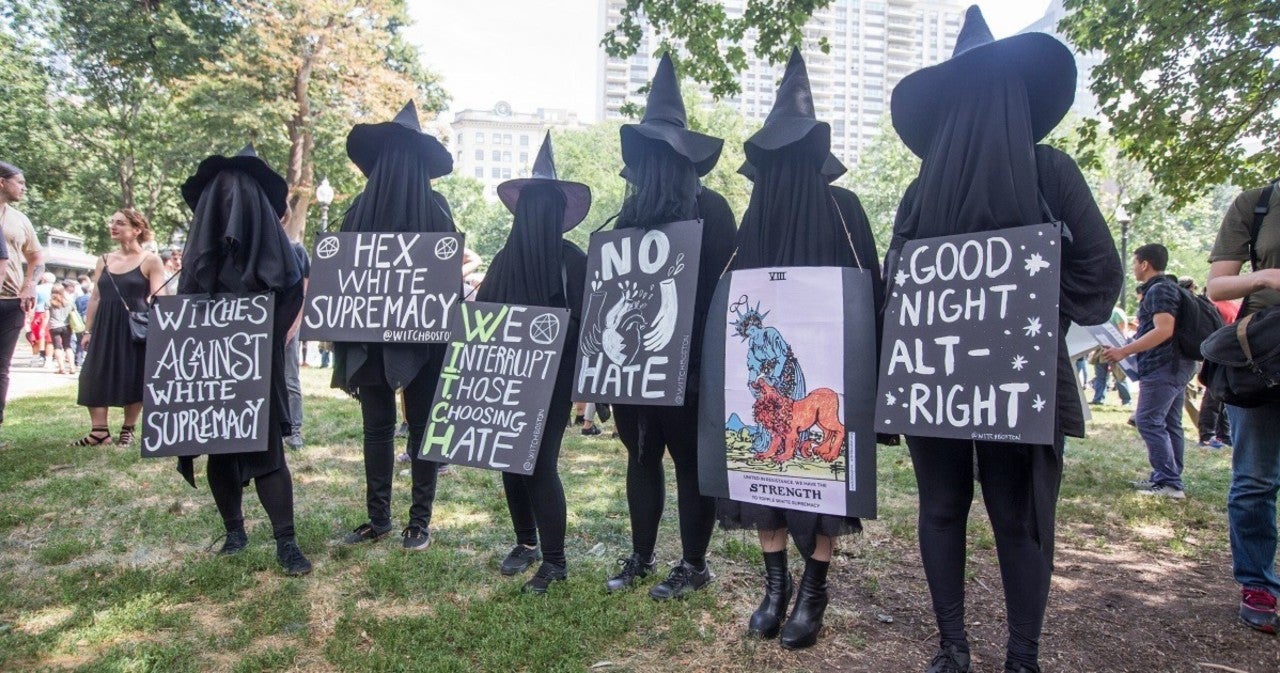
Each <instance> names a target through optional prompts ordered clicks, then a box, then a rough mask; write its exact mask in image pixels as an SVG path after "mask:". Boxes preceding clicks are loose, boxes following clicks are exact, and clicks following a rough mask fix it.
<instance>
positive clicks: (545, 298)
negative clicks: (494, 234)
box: [476, 185, 567, 308]
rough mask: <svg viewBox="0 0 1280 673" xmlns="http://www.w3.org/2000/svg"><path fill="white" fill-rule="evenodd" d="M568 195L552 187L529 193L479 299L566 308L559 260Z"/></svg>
mask: <svg viewBox="0 0 1280 673" xmlns="http://www.w3.org/2000/svg"><path fill="white" fill-rule="evenodd" d="M564 209H565V199H564V194H563V193H561V191H560V189H559V188H557V187H555V186H554V185H536V186H530V187H525V188H524V190H523V191H521V193H520V200H519V201H518V202H517V203H516V212H515V221H514V223H513V224H512V225H511V235H510V236H508V237H507V243H506V245H504V246H503V247H502V250H500V251H498V254H497V255H495V256H494V258H493V262H492V263H490V264H489V270H488V271H487V272H485V275H484V282H483V283H481V284H480V290H479V292H478V293H477V295H476V298H477V299H479V300H480V301H495V302H508V303H513V304H527V305H530V306H556V307H561V308H566V307H567V300H566V298H565V296H564V290H563V287H564V279H563V277H562V276H561V273H562V272H561V258H562V251H563V250H564V246H563V243H562V239H561V233H560V229H561V225H562V223H563V221H564Z"/></svg>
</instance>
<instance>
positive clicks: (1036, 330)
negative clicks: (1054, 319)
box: [1022, 318, 1040, 337]
mask: <svg viewBox="0 0 1280 673" xmlns="http://www.w3.org/2000/svg"><path fill="white" fill-rule="evenodd" d="M1022 332H1023V333H1024V334H1026V335H1027V336H1029V337H1034V336H1040V319H1039V318H1027V324H1026V325H1025V326H1024V327H1023V328H1022Z"/></svg>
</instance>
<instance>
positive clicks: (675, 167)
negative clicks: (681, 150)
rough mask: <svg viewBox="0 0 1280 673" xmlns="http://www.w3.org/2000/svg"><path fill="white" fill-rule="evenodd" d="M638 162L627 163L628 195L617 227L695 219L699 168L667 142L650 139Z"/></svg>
mask: <svg viewBox="0 0 1280 673" xmlns="http://www.w3.org/2000/svg"><path fill="white" fill-rule="evenodd" d="M646 147H647V151H645V152H643V153H641V155H640V159H639V160H638V161H636V165H634V166H627V174H628V176H629V179H628V180H627V195H626V197H625V198H624V199H623V201H622V210H621V211H620V212H619V213H618V224H617V226H618V227H650V226H655V225H659V224H666V223H668V222H678V221H681V220H688V219H692V218H693V217H694V216H695V214H696V212H697V202H698V190H699V189H700V188H701V183H699V182H698V171H697V169H696V168H695V167H694V165H693V162H692V161H689V160H688V159H686V158H684V157H682V156H680V155H679V154H676V152H675V150H673V149H671V147H670V146H669V145H667V144H666V143H662V142H658V141H650V142H648V143H647V145H646Z"/></svg>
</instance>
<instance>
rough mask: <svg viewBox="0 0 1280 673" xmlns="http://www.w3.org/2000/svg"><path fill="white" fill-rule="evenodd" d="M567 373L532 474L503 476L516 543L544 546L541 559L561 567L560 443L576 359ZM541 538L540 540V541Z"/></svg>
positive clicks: (564, 525)
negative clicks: (573, 365)
mask: <svg viewBox="0 0 1280 673" xmlns="http://www.w3.org/2000/svg"><path fill="white" fill-rule="evenodd" d="M564 360H565V361H567V362H569V363H570V367H569V369H568V371H567V372H566V371H565V369H564V367H561V370H560V373H559V375H558V376H557V377H556V386H555V391H554V392H553V393H552V394H551V409H550V411H548V412H547V422H546V425H545V426H544V430H543V433H542V444H541V446H540V447H539V448H538V460H537V463H536V464H535V465H534V467H533V474H530V475H523V474H513V473H511V472H503V473H502V487H503V490H505V491H506V494H507V511H509V512H510V513H511V524H512V526H513V527H514V528H515V531H516V542H518V543H519V544H523V545H528V546H530V547H533V546H536V545H538V544H539V542H541V545H542V558H543V559H545V560H546V561H547V562H549V563H554V564H556V565H559V566H564V565H566V561H565V556H564V537H565V529H566V528H567V525H568V524H567V519H568V512H567V510H566V507H565V501H564V485H563V484H561V483H560V470H559V463H560V442H561V441H562V440H563V439H564V431H565V426H566V425H567V424H568V423H569V406H570V403H569V395H570V392H571V390H570V389H571V385H572V383H573V368H572V363H573V362H574V358H572V357H567V356H566V357H565V358H564ZM539 538H541V539H539Z"/></svg>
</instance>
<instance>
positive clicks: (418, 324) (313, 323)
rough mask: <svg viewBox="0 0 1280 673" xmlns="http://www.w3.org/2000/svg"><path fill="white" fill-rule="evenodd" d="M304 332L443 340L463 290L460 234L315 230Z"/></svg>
mask: <svg viewBox="0 0 1280 673" xmlns="http://www.w3.org/2000/svg"><path fill="white" fill-rule="evenodd" d="M311 259H312V266H311V277H310V283H309V285H308V286H307V299H306V303H305V304H304V305H303V308H302V338H303V339H308V340H311V339H314V340H317V341H354V342H373V343H441V342H444V341H447V340H448V339H449V329H450V325H449V316H450V310H451V308H452V307H453V306H454V304H456V303H458V299H459V294H460V292H461V290H462V235H461V234H435V233H423V232H411V233H405V232H402V233H355V232H346V233H335V234H319V235H318V236H316V249H315V254H313V255H312V258H311Z"/></svg>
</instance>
